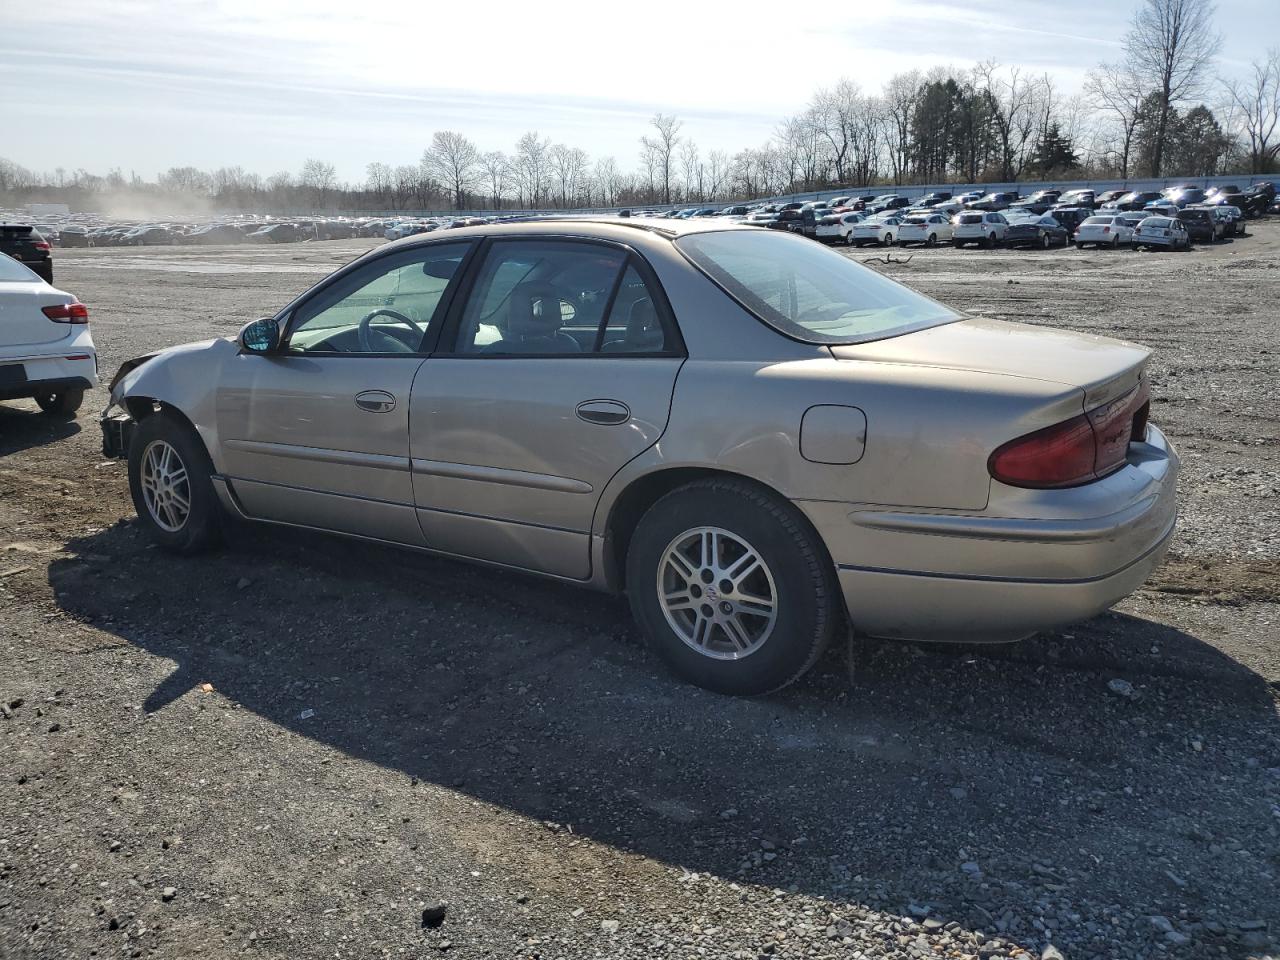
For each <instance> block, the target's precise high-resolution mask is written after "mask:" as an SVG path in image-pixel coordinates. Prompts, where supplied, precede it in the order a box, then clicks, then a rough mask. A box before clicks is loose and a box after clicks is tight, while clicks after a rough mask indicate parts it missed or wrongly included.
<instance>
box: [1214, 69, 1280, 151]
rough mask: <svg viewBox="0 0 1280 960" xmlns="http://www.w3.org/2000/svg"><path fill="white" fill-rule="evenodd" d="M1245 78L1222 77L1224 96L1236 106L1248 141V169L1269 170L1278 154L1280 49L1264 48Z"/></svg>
mask: <svg viewBox="0 0 1280 960" xmlns="http://www.w3.org/2000/svg"><path fill="white" fill-rule="evenodd" d="M1249 66H1250V68H1251V73H1250V75H1249V76H1248V77H1247V78H1246V79H1244V80H1234V79H1233V80H1230V81H1225V82H1224V83H1223V86H1224V87H1225V88H1226V91H1227V96H1229V97H1230V98H1231V104H1232V106H1233V107H1234V108H1235V112H1236V114H1237V117H1238V120H1237V125H1238V126H1239V127H1241V128H1243V131H1244V136H1245V138H1246V139H1247V140H1248V141H1249V170H1250V172H1251V173H1269V172H1270V171H1271V168H1272V167H1273V166H1274V165H1275V163H1276V157H1277V155H1280V139H1277V138H1276V127H1277V125H1280V49H1276V48H1273V49H1271V50H1268V51H1267V58H1266V59H1265V60H1254V61H1253V62H1252V63H1251V64H1250V65H1249Z"/></svg>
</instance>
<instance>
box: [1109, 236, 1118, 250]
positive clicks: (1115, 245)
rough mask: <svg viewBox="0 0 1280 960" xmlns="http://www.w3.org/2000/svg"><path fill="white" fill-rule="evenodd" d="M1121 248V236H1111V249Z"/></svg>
mask: <svg viewBox="0 0 1280 960" xmlns="http://www.w3.org/2000/svg"><path fill="white" fill-rule="evenodd" d="M1119 248H1120V238H1119V237H1112V238H1111V249H1112V250H1118V249H1119Z"/></svg>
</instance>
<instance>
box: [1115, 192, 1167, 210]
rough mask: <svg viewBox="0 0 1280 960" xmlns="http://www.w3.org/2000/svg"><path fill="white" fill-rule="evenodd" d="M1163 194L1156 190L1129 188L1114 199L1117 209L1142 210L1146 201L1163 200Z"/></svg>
mask: <svg viewBox="0 0 1280 960" xmlns="http://www.w3.org/2000/svg"><path fill="white" fill-rule="evenodd" d="M1163 199H1164V194H1163V193H1161V192H1160V191H1158V190H1131V191H1130V192H1129V193H1126V194H1125V195H1124V196H1123V197H1121V198H1120V199H1119V200H1117V201H1115V208H1116V209H1117V210H1142V209H1143V208H1145V207H1146V205H1147V204H1148V203H1151V202H1152V201H1155V200H1163Z"/></svg>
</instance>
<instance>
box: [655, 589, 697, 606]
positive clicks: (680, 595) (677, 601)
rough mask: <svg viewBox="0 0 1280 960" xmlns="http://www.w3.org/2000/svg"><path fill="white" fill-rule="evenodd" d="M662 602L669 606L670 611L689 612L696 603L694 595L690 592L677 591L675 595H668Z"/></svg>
mask: <svg viewBox="0 0 1280 960" xmlns="http://www.w3.org/2000/svg"><path fill="white" fill-rule="evenodd" d="M662 602H663V603H665V604H666V605H667V609H668V610H689V609H691V608H692V607H693V606H695V603H696V601H695V600H694V599H693V594H691V593H690V592H689V591H688V590H677V591H675V592H674V593H668V594H667V595H666V596H664V597H663V598H662Z"/></svg>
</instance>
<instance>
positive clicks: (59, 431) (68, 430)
mask: <svg viewBox="0 0 1280 960" xmlns="http://www.w3.org/2000/svg"><path fill="white" fill-rule="evenodd" d="M19 404H23V405H24V406H19ZM27 406H29V409H28V408H27ZM80 429H81V428H80V424H79V423H78V422H77V421H75V420H68V419H62V418H60V417H56V416H50V415H49V414H46V413H41V412H40V410H39V409H38V408H37V407H36V405H35V401H19V400H5V401H2V402H0V457H6V456H8V455H9V454H11V453H19V452H20V451H23V450H29V449H30V448H32V447H42V446H44V445H46V444H49V443H56V442H57V441H59V440H65V439H67V437H73V436H75V435H76V434H77V433H79V432H80Z"/></svg>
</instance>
